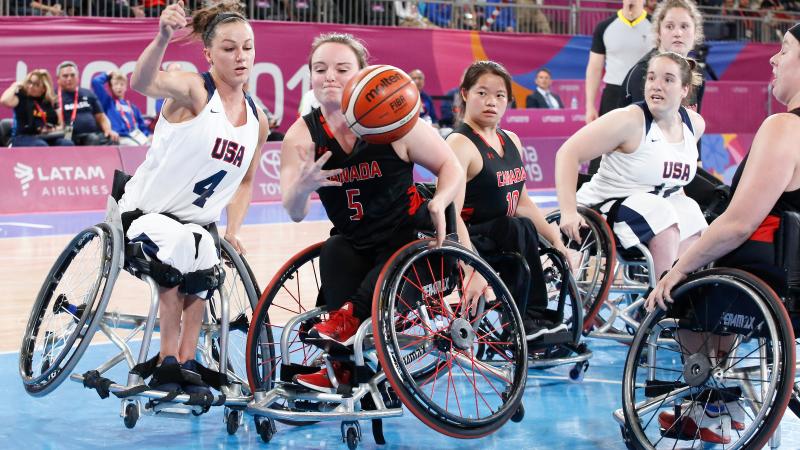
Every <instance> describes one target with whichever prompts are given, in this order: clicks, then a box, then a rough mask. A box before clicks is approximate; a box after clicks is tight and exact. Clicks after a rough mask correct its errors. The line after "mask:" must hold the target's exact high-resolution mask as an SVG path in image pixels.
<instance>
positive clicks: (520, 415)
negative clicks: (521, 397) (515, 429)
mask: <svg viewBox="0 0 800 450" xmlns="http://www.w3.org/2000/svg"><path fill="white" fill-rule="evenodd" d="M524 418H525V406H524V405H523V404H522V402H520V403H519V407H518V408H517V410H516V411H514V414H512V415H511V421H512V422H514V423H520V422H522V419H524Z"/></svg>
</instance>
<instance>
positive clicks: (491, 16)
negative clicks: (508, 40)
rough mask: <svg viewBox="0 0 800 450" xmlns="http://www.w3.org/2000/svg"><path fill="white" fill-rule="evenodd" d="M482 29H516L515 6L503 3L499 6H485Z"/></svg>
mask: <svg viewBox="0 0 800 450" xmlns="http://www.w3.org/2000/svg"><path fill="white" fill-rule="evenodd" d="M486 3H506V0H486ZM484 17H485V19H484V20H485V22H484V25H483V27H482V29H483V30H484V31H507V32H512V31H515V30H516V29H517V15H516V8H514V7H511V6H509V5H505V6H503V7H501V8H497V7H494V6H487V7H486V9H485V10H484Z"/></svg>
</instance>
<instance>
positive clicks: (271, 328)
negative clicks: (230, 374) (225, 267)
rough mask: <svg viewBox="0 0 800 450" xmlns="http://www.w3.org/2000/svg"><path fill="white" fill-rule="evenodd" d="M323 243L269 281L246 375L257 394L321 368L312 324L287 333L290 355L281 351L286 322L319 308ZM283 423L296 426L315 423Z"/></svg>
mask: <svg viewBox="0 0 800 450" xmlns="http://www.w3.org/2000/svg"><path fill="white" fill-rule="evenodd" d="M322 244H323V243H321V242H320V243H317V244H315V245H312V246H310V247H308V248H306V249H305V250H303V251H301V252H299V253H298V254H296V255H295V256H293V257H292V258H291V259H290V260H289V261H288V262H286V264H284V265H283V267H281V268H280V270H278V272H277V274H276V275H275V276H274V277H273V279H272V281H270V283H269V285H268V286H267V288H266V289H265V290H264V293H263V294H262V295H261V298H260V299H259V302H258V305H257V306H256V308H255V310H254V311H253V320H252V322H251V324H250V330H249V333H248V335H247V347H246V357H247V377H248V381H249V384H250V388H251V389H252V391H253V392H255V391H256V390H264V391H268V390H270V389H272V388H274V387H275V384H276V382H280V381H291V378H292V375H293V374H294V373H295V372H292V370H293V369H297V370H314V371H316V370H319V369H318V367H316V366H318V365H320V364H323V363H324V362H323V361H322V359H321V357H322V351H321V350H320V349H319V347H316V346H314V345H310V344H306V343H305V342H304V339H305V337H306V332H307V330H308V329H310V327H311V326H312V325H313V324H312V323H309V322H301V323H299V324H297V326H296V327H295V328H294V329H292V330H290V331H288V332H287V334H286V337H287V346H288V354H286V355H283V354H281V347H280V345H281V337H282V335H283V332H284V328H285V325H286V323H287V322H289V321H290V320H291V319H292V318H294V317H295V316H297V315H299V314H302V313H306V312H308V311H310V310H313V309H314V308H316V306H317V305H318V304H319V303H318V298H319V296H320V295H321V294H320V283H321V280H320V276H319V254H320V249H321V248H322ZM326 316H327V315H322V316H320V317H321V318H325V317H326ZM314 320H316V319H314ZM303 368H306V369H303ZM307 368H313V369H307ZM299 373H303V372H299ZM306 403H307V404H306V405H305V406H306V407H308V408H312V409H313V408H315V407H316V405H314V404H312V403H313V402H306ZM270 407H271V408H286V409H296V410H306V409H307V408H304V407H303V406H302V405H298V404H292V405H289V404H281V405H279V404H273V405H271V406H270ZM281 422H284V423H288V424H291V425H305V424H309V423H313V422H293V421H284V420H281Z"/></svg>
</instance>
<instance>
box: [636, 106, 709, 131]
mask: <svg viewBox="0 0 800 450" xmlns="http://www.w3.org/2000/svg"><path fill="white" fill-rule="evenodd" d="M634 105H636V106H638V107H639V108H642V112H644V135H645V136H647V134H648V133H650V126H651V125H653V113H651V112H650V108H648V107H647V102H644V101H641V102H636V103H634ZM678 113H679V114H680V115H681V120H682V121H683V123H685V124H686V126H687V127H689V131H691V132H692V134H694V127H693V126H692V119H690V118H689V112H688V111H686V108H684V107H683V106H681V107H680V108H678Z"/></svg>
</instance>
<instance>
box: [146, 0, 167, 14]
mask: <svg viewBox="0 0 800 450" xmlns="http://www.w3.org/2000/svg"><path fill="white" fill-rule="evenodd" d="M141 5H142V8H143V10H144V13H145V15H146V16H147V17H158V16H159V15H161V11H163V10H164V8H166V7H167V1H166V0H141Z"/></svg>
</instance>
